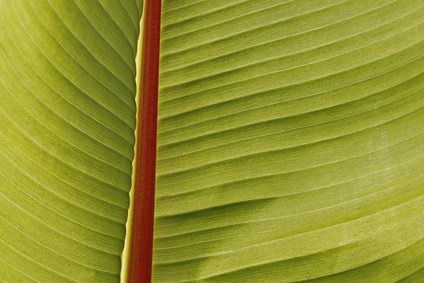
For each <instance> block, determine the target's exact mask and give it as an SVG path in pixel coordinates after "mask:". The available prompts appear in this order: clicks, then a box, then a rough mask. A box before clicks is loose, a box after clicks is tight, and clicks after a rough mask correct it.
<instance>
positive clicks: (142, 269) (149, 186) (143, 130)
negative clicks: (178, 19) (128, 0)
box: [128, 0, 161, 283]
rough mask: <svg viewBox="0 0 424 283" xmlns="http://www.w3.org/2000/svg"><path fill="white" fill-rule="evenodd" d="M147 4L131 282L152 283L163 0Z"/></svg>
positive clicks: (130, 265) (152, 0)
mask: <svg viewBox="0 0 424 283" xmlns="http://www.w3.org/2000/svg"><path fill="white" fill-rule="evenodd" d="M144 5H145V8H144V15H143V17H144V34H143V46H142V48H143V49H142V56H141V57H142V61H141V62H142V66H141V78H140V98H139V110H138V133H137V145H136V146H137V155H136V165H135V166H136V168H135V170H136V172H135V173H136V174H135V185H134V200H133V201H134V210H133V223H132V239H131V250H130V252H131V254H130V260H129V270H128V272H129V274H128V282H130V283H148V282H150V281H151V270H152V244H153V212H154V190H155V171H156V131H157V104H158V103H157V98H158V75H159V43H160V40H159V36H160V15H161V1H160V0H146V1H145V2H144Z"/></svg>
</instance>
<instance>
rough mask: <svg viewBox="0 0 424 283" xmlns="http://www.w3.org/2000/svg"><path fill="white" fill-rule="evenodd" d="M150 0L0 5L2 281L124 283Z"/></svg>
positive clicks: (16, 0)
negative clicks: (140, 53) (140, 55)
mask: <svg viewBox="0 0 424 283" xmlns="http://www.w3.org/2000/svg"><path fill="white" fill-rule="evenodd" d="M141 2H142V1H135V0H134V1H130V0H128V1H82V0H81V1H80V0H77V1H68V0H50V1H49V0H36V1H34V0H2V1H0V127H1V129H0V148H1V151H0V192H1V195H0V197H1V199H0V202H1V209H0V231H1V237H0V281H2V282H119V279H120V269H121V253H122V249H123V245H124V239H125V222H126V219H127V209H128V205H129V194H128V192H129V190H130V187H131V170H132V166H131V162H132V158H133V154H134V153H133V148H134V128H135V108H136V107H135V98H134V97H135V93H136V87H135V72H136V68H135V53H136V45H137V39H138V33H139V24H138V23H139V19H140V15H141Z"/></svg>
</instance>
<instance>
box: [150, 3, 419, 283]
mask: <svg viewBox="0 0 424 283" xmlns="http://www.w3.org/2000/svg"><path fill="white" fill-rule="evenodd" d="M423 15H424V1H422V0H419V1H417V0H376V1H369V0H310V1H309V0H302V1H296V0H294V1H289V0H287V1H283V0H264V1H257V0H222V1H221V0H216V1H201V0H190V1H188V0H179V1H177V0H165V1H164V4H163V13H162V34H161V38H162V40H161V61H160V71H161V74H160V84H159V87H160V93H159V126H158V160H157V187H156V204H155V205H156V208H155V214H156V215H155V236H154V237H155V239H154V258H153V264H154V268H153V277H154V281H155V282H194V281H196V282H300V281H302V282H303V281H308V280H312V281H313V282H396V281H401V282H424V277H423V276H424V275H423V274H424V273H423V268H424V209H423V207H424V195H423V194H424V166H423V164H424V74H423V72H424V41H423V40H424V17H423Z"/></svg>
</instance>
